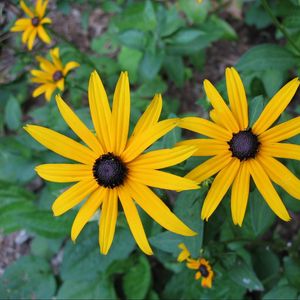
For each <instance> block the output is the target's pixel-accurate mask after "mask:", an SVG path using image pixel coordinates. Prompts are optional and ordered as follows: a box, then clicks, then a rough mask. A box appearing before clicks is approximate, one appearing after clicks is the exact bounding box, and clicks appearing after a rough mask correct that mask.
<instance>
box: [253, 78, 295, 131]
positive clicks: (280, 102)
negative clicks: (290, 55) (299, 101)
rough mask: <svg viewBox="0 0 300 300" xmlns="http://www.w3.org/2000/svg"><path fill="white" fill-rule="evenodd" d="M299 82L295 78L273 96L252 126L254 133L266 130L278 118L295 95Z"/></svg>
mask: <svg viewBox="0 0 300 300" xmlns="http://www.w3.org/2000/svg"><path fill="white" fill-rule="evenodd" d="M299 84H300V81H299V79H298V78H295V79H293V80H291V81H290V82H288V83H287V84H286V85H285V86H284V87H282V88H281V89H280V90H279V91H278V92H277V93H276V94H275V96H273V98H272V99H271V100H270V102H269V103H268V104H267V105H266V107H265V108H264V110H263V112H262V113H261V115H260V117H259V118H258V120H257V121H256V122H255V123H254V125H253V127H252V130H253V132H254V133H255V134H256V135H259V134H261V133H263V132H264V131H266V130H267V129H268V128H269V127H270V126H271V125H272V124H273V123H274V122H275V121H276V120H277V119H278V117H279V116H280V115H281V113H282V112H283V111H284V110H285V108H286V107H287V106H288V104H289V103H290V101H291V100H292V98H293V96H294V95H295V93H296V91H297V88H298V86H299Z"/></svg>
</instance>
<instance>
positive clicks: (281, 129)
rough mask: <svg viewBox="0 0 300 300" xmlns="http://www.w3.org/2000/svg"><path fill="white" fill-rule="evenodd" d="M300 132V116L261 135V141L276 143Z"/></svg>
mask: <svg viewBox="0 0 300 300" xmlns="http://www.w3.org/2000/svg"><path fill="white" fill-rule="evenodd" d="M299 133H300V117H297V118H294V119H291V120H289V121H286V122H283V123H281V124H279V125H276V126H274V127H272V128H270V129H269V130H267V131H265V132H263V133H262V134H261V135H260V136H259V141H260V142H261V143H266V142H268V143H275V142H279V141H283V140H287V139H289V138H290V137H293V136H295V135H297V134H299Z"/></svg>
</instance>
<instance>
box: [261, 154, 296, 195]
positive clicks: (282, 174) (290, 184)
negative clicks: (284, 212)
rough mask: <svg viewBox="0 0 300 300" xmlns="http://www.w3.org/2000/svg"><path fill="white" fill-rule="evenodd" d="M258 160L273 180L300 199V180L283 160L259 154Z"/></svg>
mask: <svg viewBox="0 0 300 300" xmlns="http://www.w3.org/2000/svg"><path fill="white" fill-rule="evenodd" d="M257 160H258V161H259V163H260V165H261V166H262V167H263V168H264V170H265V171H266V173H267V174H268V176H269V177H270V179H271V180H272V181H274V182H275V183H276V184H278V185H279V186H281V187H282V188H283V189H285V190H286V191H287V192H288V193H289V194H290V195H291V196H293V197H294V198H296V199H298V200H300V180H299V179H298V178H297V177H296V176H295V175H294V174H293V173H291V171H290V170H289V169H288V168H287V167H285V166H284V165H283V164H282V163H281V162H279V161H278V160H277V159H274V158H273V157H269V156H266V155H262V154H259V155H258V156H257Z"/></svg>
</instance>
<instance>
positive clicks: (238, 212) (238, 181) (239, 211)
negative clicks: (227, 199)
mask: <svg viewBox="0 0 300 300" xmlns="http://www.w3.org/2000/svg"><path fill="white" fill-rule="evenodd" d="M249 187H250V173H249V170H248V166H247V161H242V162H241V165H240V168H239V170H238V172H237V175H236V177H235V179H234V181H233V184H232V190H231V214H232V220H233V223H234V224H235V225H236V224H238V225H240V226H242V224H243V220H244V216H245V212H246V208H247V203H248V197H249Z"/></svg>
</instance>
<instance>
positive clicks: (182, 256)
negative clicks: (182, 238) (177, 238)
mask: <svg viewBox="0 0 300 300" xmlns="http://www.w3.org/2000/svg"><path fill="white" fill-rule="evenodd" d="M178 248H180V249H181V250H182V251H181V252H180V253H179V255H178V257H177V261H178V262H183V261H185V260H187V259H188V258H189V257H190V256H191V253H190V252H189V250H188V248H187V247H186V246H185V244H184V243H180V244H179V245H178Z"/></svg>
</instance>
